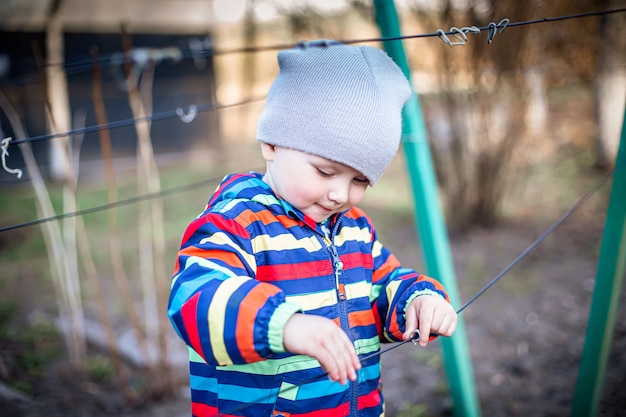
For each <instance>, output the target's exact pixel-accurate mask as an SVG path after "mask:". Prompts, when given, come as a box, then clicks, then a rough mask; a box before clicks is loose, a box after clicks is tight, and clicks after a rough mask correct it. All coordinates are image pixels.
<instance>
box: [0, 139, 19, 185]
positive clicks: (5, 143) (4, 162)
mask: <svg viewBox="0 0 626 417" xmlns="http://www.w3.org/2000/svg"><path fill="white" fill-rule="evenodd" d="M11 139H13V138H11V137H6V138H4V139H2V142H0V144H1V145H0V148H2V168H3V169H4V170H5V171H6V172H8V173H9V174H15V175H17V178H18V179H20V178H22V170H21V169H18V168H9V167H8V166H7V160H6V158H7V156H8V155H9V142H11Z"/></svg>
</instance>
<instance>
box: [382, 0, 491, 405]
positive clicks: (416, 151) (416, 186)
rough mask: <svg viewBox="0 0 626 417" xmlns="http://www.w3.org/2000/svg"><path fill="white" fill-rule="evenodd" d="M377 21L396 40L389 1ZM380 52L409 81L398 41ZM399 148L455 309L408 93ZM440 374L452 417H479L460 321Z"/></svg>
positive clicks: (427, 162) (432, 184) (431, 267)
mask: <svg viewBox="0 0 626 417" xmlns="http://www.w3.org/2000/svg"><path fill="white" fill-rule="evenodd" d="M374 7H375V11H376V21H377V23H378V26H379V27H380V30H381V33H382V35H383V36H384V37H395V36H400V25H399V22H398V14H397V12H396V8H395V5H394V2H393V0H374ZM384 48H385V50H386V51H387V53H388V54H389V56H391V58H393V59H394V61H395V62H396V63H397V64H398V66H399V67H400V68H401V69H402V71H403V72H404V74H405V75H406V77H407V78H408V79H409V80H410V79H411V74H410V71H409V66H408V63H407V59H406V55H405V53H404V48H403V45H402V42H401V41H386V42H384ZM403 112H404V113H403V118H404V125H403V129H402V131H403V140H402V143H403V149H404V153H405V156H406V160H407V166H408V171H409V176H410V179H411V183H412V187H413V200H414V204H415V210H416V220H417V232H418V235H419V236H420V239H421V242H422V248H423V252H424V260H425V263H426V269H427V273H428V274H429V275H431V276H433V277H435V278H437V279H439V280H440V281H441V282H442V283H443V284H444V286H445V287H446V290H447V291H448V294H449V296H450V301H451V303H452V305H453V306H460V303H459V296H458V290H457V283H456V278H455V273H454V265H453V263H452V255H451V252H450V245H449V241H448V236H447V230H446V227H445V224H444V220H443V215H442V212H441V207H440V204H439V199H438V195H437V181H436V178H435V171H434V168H433V163H432V157H431V154H430V149H429V147H428V135H427V132H426V126H425V124H424V120H423V118H422V112H421V108H420V103H419V99H418V97H417V95H416V94H413V96H412V97H411V99H410V100H409V102H408V103H407V104H406V106H405V107H404V110H403ZM441 345H442V349H443V355H444V362H445V370H446V374H447V377H448V384H449V385H450V391H451V392H452V397H453V400H454V405H453V413H454V415H455V416H480V408H479V405H478V397H477V394H476V387H475V384H474V375H473V369H472V362H471V359H470V354H469V349H468V343H467V337H466V334H465V326H464V323H463V319H462V317H459V323H458V326H457V330H456V332H455V334H454V336H453V337H451V338H441Z"/></svg>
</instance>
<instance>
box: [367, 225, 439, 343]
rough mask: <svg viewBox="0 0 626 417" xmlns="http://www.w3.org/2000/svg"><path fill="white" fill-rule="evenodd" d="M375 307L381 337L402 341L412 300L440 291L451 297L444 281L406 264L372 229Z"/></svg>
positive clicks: (387, 339)
mask: <svg viewBox="0 0 626 417" xmlns="http://www.w3.org/2000/svg"><path fill="white" fill-rule="evenodd" d="M372 236H373V240H372V258H373V263H374V265H373V266H374V270H373V276H372V293H373V295H374V301H373V310H374V314H375V315H376V320H377V321H378V323H379V326H378V332H379V337H380V338H381V340H382V341H387V342H399V341H401V340H402V334H403V333H404V331H405V329H406V317H405V311H406V308H407V306H408V305H409V303H410V302H411V301H412V300H413V299H414V298H415V297H418V296H420V295H425V294H429V295H437V296H439V297H442V298H444V299H446V300H447V301H449V299H448V294H447V292H446V290H445V289H444V287H443V285H441V283H440V282H439V281H437V280H435V279H433V278H430V277H428V276H426V275H422V274H420V273H418V272H416V271H414V270H412V269H409V268H403V267H402V266H401V264H400V261H398V259H397V258H396V257H395V256H394V255H393V254H392V253H391V252H390V251H389V250H388V249H387V248H386V247H385V246H383V245H382V244H381V243H380V242H379V240H378V237H377V234H376V232H375V231H373V232H372Z"/></svg>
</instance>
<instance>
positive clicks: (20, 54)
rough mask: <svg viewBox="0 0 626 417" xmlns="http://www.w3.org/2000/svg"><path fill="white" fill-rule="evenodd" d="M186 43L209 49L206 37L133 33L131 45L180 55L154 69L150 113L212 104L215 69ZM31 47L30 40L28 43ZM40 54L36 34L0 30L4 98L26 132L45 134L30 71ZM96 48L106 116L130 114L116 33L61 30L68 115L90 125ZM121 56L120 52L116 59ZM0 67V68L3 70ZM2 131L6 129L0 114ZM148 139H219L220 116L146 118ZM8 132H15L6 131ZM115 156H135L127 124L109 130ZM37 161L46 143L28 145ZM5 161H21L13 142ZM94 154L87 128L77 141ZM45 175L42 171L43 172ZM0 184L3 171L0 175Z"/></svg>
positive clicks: (184, 143)
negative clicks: (80, 116)
mask: <svg viewBox="0 0 626 417" xmlns="http://www.w3.org/2000/svg"><path fill="white" fill-rule="evenodd" d="M190 42H195V44H194V45H204V46H205V47H206V48H208V45H207V44H208V38H206V37H205V36H196V37H192V36H172V35H137V34H134V35H132V43H133V47H134V48H156V49H158V48H177V49H178V50H179V51H180V53H181V55H182V58H181V59H180V60H179V61H172V60H171V59H165V60H164V61H163V62H161V63H159V64H157V65H156V66H155V67H154V78H153V88H152V95H153V100H152V106H153V107H152V111H153V113H154V114H155V116H157V117H158V116H159V115H167V114H171V112H173V111H175V110H176V109H177V108H178V107H181V108H183V109H185V110H187V109H188V108H189V106H190V105H192V104H195V105H200V106H201V107H202V106H204V108H206V106H207V105H209V104H210V103H214V102H215V73H214V66H213V60H212V59H211V56H210V53H209V52H205V53H203V52H202V51H199V50H197V49H195V51H196V52H195V54H194V55H192V54H191V49H190ZM35 45H36V46H35ZM34 47H35V48H37V49H39V50H40V51H41V53H42V54H44V53H45V37H44V35H43V34H32V33H17V32H0V57H2V58H1V59H0V62H4V63H8V66H6V65H5V66H4V67H3V66H2V65H0V89H2V91H3V93H4V94H5V95H7V96H8V98H9V100H10V101H11V103H12V104H13V106H14V108H15V109H16V111H17V112H18V113H19V115H20V118H21V121H22V123H23V124H24V126H25V128H26V130H27V135H28V136H29V137H34V136H40V135H46V134H47V133H48V132H47V129H46V121H45V101H44V94H45V92H44V88H43V84H42V82H41V76H40V74H39V73H38V70H37V64H36V60H35V58H34V56H35V52H34V49H33V48H34ZM94 48H97V51H98V57H99V65H100V66H101V73H102V79H103V89H104V98H105V107H106V111H107V117H108V121H109V122H110V123H119V122H120V121H128V122H129V123H130V119H132V117H133V116H132V112H131V109H130V106H129V102H128V95H127V92H126V91H125V90H124V87H123V84H124V82H123V74H124V69H123V66H122V65H121V64H120V63H119V61H117V62H113V61H115V59H114V58H115V57H118V58H120V53H121V51H122V50H123V48H122V40H121V36H120V35H119V34H100V35H98V34H75V33H72V34H67V35H66V36H65V69H66V75H67V82H68V89H69V98H70V106H71V111H72V113H73V114H78V113H83V114H84V115H85V126H95V125H97V124H98V123H97V121H96V117H95V112H94V102H93V91H92V90H93V76H94V71H93V59H94V58H93V56H92V53H91V51H92V50H93V49H94ZM120 59H121V58H120ZM2 68H4V71H3V70H2ZM2 130H3V132H2V134H3V137H5V136H12V135H13V132H12V131H11V128H10V126H9V124H8V123H7V120H6V117H5V115H2ZM151 133H152V141H153V147H154V150H155V153H167V152H177V151H185V150H187V149H190V148H191V147H192V146H194V145H195V144H197V143H198V142H205V143H206V146H209V145H218V142H219V137H220V135H219V119H218V115H217V113H216V112H213V111H204V112H200V113H198V115H197V116H196V118H195V119H194V120H193V121H192V122H191V123H184V122H182V121H181V120H180V119H179V118H178V117H168V118H164V119H162V120H154V121H153V122H152V129H151ZM13 136H14V135H13ZM110 136H111V141H112V146H113V152H114V156H128V155H134V154H135V150H136V145H137V137H136V134H135V128H134V126H133V125H132V124H130V125H129V126H125V127H117V128H113V129H111V130H110ZM32 146H33V149H34V151H35V154H36V157H37V160H38V162H39V163H40V165H41V166H42V167H45V166H47V165H48V161H47V149H48V141H47V140H43V141H37V142H33V143H32ZM9 151H10V157H9V158H8V160H7V162H8V165H9V166H11V167H18V168H19V167H22V166H23V162H22V160H21V157H20V155H19V153H20V152H19V149H18V148H17V147H16V146H11V147H10V148H9ZM98 158H100V143H99V133H98V132H91V133H87V134H85V135H84V137H83V142H82V145H81V159H82V160H94V159H98ZM43 171H44V173H45V169H44V170H43ZM0 175H1V176H0V179H2V181H3V182H5V181H7V180H9V178H8V177H7V175H8V174H5V173H2V174H0Z"/></svg>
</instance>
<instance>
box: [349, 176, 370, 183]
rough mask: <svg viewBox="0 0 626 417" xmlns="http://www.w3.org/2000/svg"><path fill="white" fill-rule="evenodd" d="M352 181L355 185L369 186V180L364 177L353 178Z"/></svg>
mask: <svg viewBox="0 0 626 417" xmlns="http://www.w3.org/2000/svg"><path fill="white" fill-rule="evenodd" d="M352 181H354V182H355V183H357V184H369V180H368V179H367V178H365V177H355V178H354V179H353V180H352Z"/></svg>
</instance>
